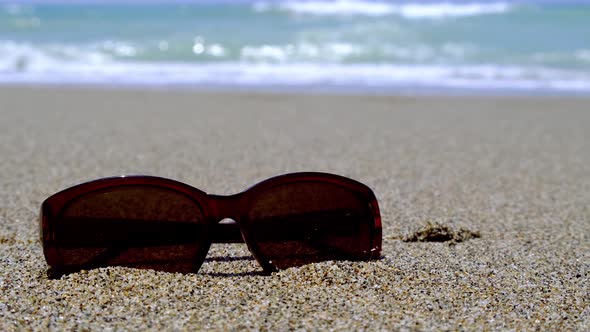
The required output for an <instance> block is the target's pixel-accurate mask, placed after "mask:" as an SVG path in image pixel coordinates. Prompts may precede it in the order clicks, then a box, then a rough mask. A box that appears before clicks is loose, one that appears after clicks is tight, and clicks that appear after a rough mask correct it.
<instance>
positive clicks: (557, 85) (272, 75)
mask: <svg viewBox="0 0 590 332" xmlns="http://www.w3.org/2000/svg"><path fill="white" fill-rule="evenodd" d="M107 44H108V45H111V46H113V47H111V48H109V47H107V48H108V49H109V52H110V51H112V50H111V49H117V48H118V46H121V45H124V44H121V43H114V42H113V43H107ZM102 46H104V43H99V44H97V45H90V46H85V47H82V48H77V47H74V46H64V45H45V46H44V47H43V48H39V47H37V46H34V45H33V44H27V43H16V42H11V41H4V42H2V41H0V54H3V55H4V56H3V57H1V58H0V82H3V83H59V84H105V85H110V84H113V82H117V84H131V85H157V86H162V85H179V84H180V85H202V86H204V85H224V86H260V87H270V86H276V87H280V86H282V87H286V88H288V87H293V86H300V87H305V86H323V87H326V88H328V89H329V88H336V89H337V88H340V87H349V88H354V89H356V88H361V89H363V88H364V89H373V88H377V89H396V88H404V87H418V88H419V87H432V88H461V89H478V90H495V89H496V90H497V89H505V90H532V89H548V90H556V91H573V92H582V93H590V72H588V71H579V70H566V69H549V68H545V67H540V66H537V67H519V66H503V65H494V64H490V65H469V64H460V65H450V64H448V65H442V64H441V65H410V64H370V63H367V64H346V63H335V62H327V63H318V62H311V61H307V62H305V61H300V62H294V61H287V62H281V61H276V62H272V61H271V62H269V61H264V60H268V59H272V58H277V59H279V60H280V59H283V58H284V57H288V56H289V54H287V52H289V50H290V51H292V52H295V51H297V48H295V46H291V48H290V47H289V45H287V46H286V47H283V48H277V47H267V48H266V49H265V48H264V46H262V47H258V48H255V47H252V48H250V50H249V51H248V52H251V54H250V55H249V56H251V57H252V58H251V59H248V57H245V58H242V59H241V60H239V61H234V62H223V63H222V62H210V63H198V64H193V63H154V62H140V61H133V60H131V61H128V60H127V61H120V60H117V58H114V57H113V56H112V55H111V54H108V53H104V51H101V50H103V49H104V48H102ZM115 46H117V47H115ZM325 46H326V45H325ZM219 47H220V49H219V50H218V51H220V50H222V47H221V46H219ZM298 47H299V48H302V49H304V51H301V52H323V51H326V50H327V51H329V52H333V55H334V56H337V55H339V54H340V55H342V54H348V53H350V52H353V51H354V49H355V48H354V46H352V45H351V44H346V43H342V44H339V43H334V44H329V45H327V46H326V47H325V48H324V49H315V48H313V47H311V45H305V44H303V45H300V46H298ZM306 47H309V48H310V49H309V50H305V48H306ZM246 50H247V49H246ZM246 53H247V52H246ZM308 54H310V53H308ZM581 55H582V56H585V55H586V54H585V52H582V54H581ZM254 60H255V61H254Z"/></svg>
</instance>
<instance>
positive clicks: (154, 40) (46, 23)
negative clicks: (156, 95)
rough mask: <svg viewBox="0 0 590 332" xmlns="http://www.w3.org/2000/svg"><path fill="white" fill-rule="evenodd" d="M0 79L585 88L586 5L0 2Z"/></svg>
mask: <svg viewBox="0 0 590 332" xmlns="http://www.w3.org/2000/svg"><path fill="white" fill-rule="evenodd" d="M0 83H7V84H13V83H17V84H66V85H67V84H76V85H79V84H91V85H133V86H137V85H139V86H195V87H229V88H262V89H266V88H271V89H274V88H278V89H304V90H305V89H308V90H313V91H315V90H317V89H325V90H336V91H348V90H351V91H356V90H366V91H384V92H400V91H401V92H404V91H408V92H420V91H440V92H447V91H448V92H453V91H458V92H477V93H488V92H490V93H496V92H500V93H503V92H507V93H557V94H572V93H573V94H583V95H590V2H586V1H569V2H566V1H507V0H506V1H493V0H492V1H483V0H480V1H479V2H476V1H469V2H465V1H450V0H446V1H419V0H416V1H385V0H376V1H370V0H335V1H327V0H309V1H304V0H285V1H264V0H252V1H248V0H242V1H176V2H174V3H173V4H170V3H169V4H162V3H157V2H154V1H150V0H144V1H138V0H135V1H133V2H132V3H131V2H127V3H125V4H116V3H114V2H104V1H86V2H82V1H77V2H76V1H72V0H69V1H67V0H63V1H62V2H59V3H48V2H47V1H42V0H38V1H36V2H35V1H21V2H19V3H11V2H6V1H3V0H0Z"/></svg>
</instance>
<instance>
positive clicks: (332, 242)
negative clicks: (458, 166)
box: [40, 172, 381, 278]
mask: <svg viewBox="0 0 590 332" xmlns="http://www.w3.org/2000/svg"><path fill="white" fill-rule="evenodd" d="M229 219H231V220H232V221H231V222H227V221H228V220H229ZM40 227H41V241H42V244H43V253H44V255H45V259H46V261H47V263H48V265H49V266H50V269H49V270H48V275H49V277H51V278H57V277H60V276H62V275H64V274H67V273H71V272H77V271H80V270H83V269H84V270H88V269H93V268H98V267H105V266H126V267H134V268H145V269H153V270H159V271H167V272H181V273H190V272H197V271H198V270H199V268H200V267H201V265H202V264H203V262H204V261H205V256H206V255H207V252H208V251H209V247H210V246H211V244H212V243H246V244H247V246H248V249H249V250H250V252H251V253H252V255H253V256H254V258H256V260H257V261H258V262H259V263H260V265H261V266H262V268H263V270H264V272H265V273H271V272H273V271H276V270H280V269H285V268H289V267H295V266H301V265H304V264H309V263H314V262H321V261H327V260H363V261H364V260H372V259H378V258H379V257H380V254H381V217H380V214H379V206H378V204H377V199H376V198H375V195H374V194H373V191H372V190H371V189H370V188H369V187H367V186H366V185H364V184H362V183H360V182H357V181H355V180H352V179H349V178H346V177H342V176H338V175H334V174H328V173H315V172H305V173H291V174H285V175H280V176H277V177H273V178H270V179H268V180H265V181H262V182H260V183H258V184H256V185H254V186H253V187H250V188H249V189H247V190H245V191H243V192H241V193H238V194H235V195H230V196H219V195H211V194H207V193H205V192H203V191H201V190H199V189H196V188H193V187H191V186H189V185H186V184H183V183H181V182H177V181H174V180H170V179H165V178H160V177H152V176H122V177H113V178H104V179H99V180H95V181H91V182H87V183H83V184H80V185H77V186H74V187H71V188H69V189H66V190H63V191H61V192H59V193H57V194H54V195H53V196H51V197H49V198H47V199H46V200H45V201H44V202H43V204H42V206H41V215H40Z"/></svg>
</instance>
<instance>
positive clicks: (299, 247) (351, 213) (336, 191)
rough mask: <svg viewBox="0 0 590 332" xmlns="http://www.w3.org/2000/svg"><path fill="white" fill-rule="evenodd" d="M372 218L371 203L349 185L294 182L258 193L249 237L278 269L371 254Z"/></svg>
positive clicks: (253, 207)
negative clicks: (345, 186) (346, 186)
mask: <svg viewBox="0 0 590 332" xmlns="http://www.w3.org/2000/svg"><path fill="white" fill-rule="evenodd" d="M372 223H373V216H372V212H371V208H370V206H369V202H367V201H366V200H365V199H363V198H362V197H361V196H359V195H358V194H356V193H354V192H352V191H349V190H348V189H346V188H343V187H341V186H338V185H335V184H331V183H323V182H303V183H290V184H285V185H281V186H277V187H273V188H271V189H269V190H267V191H265V192H264V193H263V194H261V195H259V196H258V197H257V198H256V202H255V203H254V205H253V206H252V209H251V211H250V212H249V223H248V241H249V242H250V243H252V244H253V249H254V250H256V252H255V254H256V255H257V256H258V258H259V259H260V260H264V261H270V263H271V265H272V266H274V267H275V268H279V269H283V268H288V267H292V266H299V265H303V264H307V263H311V262H319V261H325V260H333V259H367V258H369V257H370V255H371V241H372V238H371V231H372ZM261 263H263V264H264V262H261Z"/></svg>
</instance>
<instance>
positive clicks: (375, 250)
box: [39, 172, 382, 275]
mask: <svg viewBox="0 0 590 332" xmlns="http://www.w3.org/2000/svg"><path fill="white" fill-rule="evenodd" d="M293 182H298V183H300V182H324V183H331V184H335V185H338V186H340V187H343V188H346V189H347V190H349V191H351V192H353V193H355V194H356V195H359V197H360V198H362V199H363V200H365V201H366V202H367V204H368V205H369V206H370V210H371V211H372V214H373V223H372V224H371V225H369V226H370V234H371V235H370V236H371V240H370V241H369V243H371V245H370V247H368V248H366V250H364V251H363V253H362V255H361V257H362V259H361V260H373V259H379V258H380V256H381V241H382V232H381V215H380V212H379V205H378V203H377V199H376V197H375V194H374V193H373V191H372V190H371V189H370V188H369V187H368V186H366V185H364V184H362V183H360V182H358V181H355V180H352V179H349V178H346V177H343V176H340V175H335V174H330V173H320V172H301V173H290V174H284V175H279V176H275V177H272V178H270V179H267V180H264V181H262V182H259V183H257V184H255V185H253V186H252V187H250V188H248V189H246V190H244V191H242V192H240V193H237V194H234V195H229V196H221V195H213V194H208V193H206V192H204V191H201V190H199V189H196V188H194V187H192V186H189V185H187V184H184V183H181V182H178V181H175V180H171V179H166V178H161V177H155V176H144V175H133V176H120V177H111V178H103V179H98V180H94V181H90V182H86V183H82V184H79V185H76V186H74V187H71V188H68V189H65V190H63V191H60V192H58V193H56V194H54V195H52V196H50V197H49V198H47V199H46V200H45V201H44V202H43V204H42V205H41V212H40V218H39V219H40V220H39V223H40V235H41V243H42V245H43V254H44V256H45V259H46V261H47V263H48V264H49V266H50V267H51V269H52V270H53V271H54V273H56V274H57V275H61V274H63V273H67V271H65V270H64V269H65V268H66V267H64V266H62V264H61V262H60V261H61V260H60V257H59V253H58V250H57V248H58V245H59V243H57V241H56V237H55V231H56V223H55V222H54V221H55V220H58V219H59V216H60V214H61V213H62V212H63V211H64V208H66V207H67V205H68V204H69V203H70V202H72V201H74V200H76V199H77V198H79V197H81V196H83V195H86V194H89V193H92V192H95V191H99V190H106V189H113V188H116V187H124V186H138V185H139V186H151V187H159V188H164V189H167V190H172V191H176V192H178V193H181V194H183V195H185V196H187V197H189V198H190V199H191V200H193V201H194V202H195V203H196V204H197V205H198V206H200V207H201V209H202V213H203V216H204V218H206V224H207V225H209V226H210V229H208V230H204V231H205V232H209V235H208V240H207V241H208V242H207V243H205V245H203V246H202V250H201V252H199V254H198V255H197V257H195V259H197V260H198V261H197V263H196V267H195V271H194V272H197V271H198V269H199V268H200V266H201V265H202V263H203V262H204V260H205V257H206V255H207V252H208V251H209V248H210V245H211V243H242V242H245V243H246V244H247V245H248V248H249V250H250V252H251V253H252V255H253V256H254V257H255V258H256V260H257V261H258V262H259V264H260V265H261V266H262V268H263V269H264V272H265V273H271V272H273V271H276V268H275V267H274V266H273V265H272V264H271V263H270V262H269V260H268V259H266V258H265V257H264V256H263V255H261V254H260V251H259V250H258V248H257V245H256V243H254V242H252V241H248V239H249V232H250V231H249V227H248V223H249V220H248V216H247V215H248V213H247V212H248V211H249V209H250V207H251V206H252V204H253V203H254V202H255V200H256V197H257V196H258V195H259V194H260V193H262V192H264V191H266V190H268V189H270V188H272V187H275V186H279V185H284V184H288V183H293ZM226 218H230V219H233V220H234V222H233V223H229V224H228V223H220V221H221V220H223V219H226ZM257 232H260V230H257ZM268 232H269V234H272V232H273V229H269V230H268ZM80 268H93V266H85V267H80ZM80 268H79V269H80ZM79 269H78V270H79ZM62 270H63V271H62ZM60 271H61V272H60ZM72 272H73V271H72Z"/></svg>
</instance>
